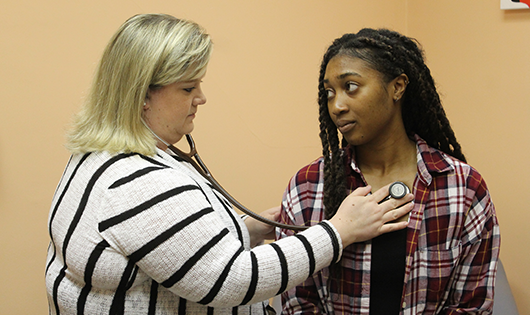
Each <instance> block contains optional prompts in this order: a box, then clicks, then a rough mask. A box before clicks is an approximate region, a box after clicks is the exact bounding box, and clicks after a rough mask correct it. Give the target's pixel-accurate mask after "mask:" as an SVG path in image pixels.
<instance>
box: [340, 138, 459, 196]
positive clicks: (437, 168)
mask: <svg viewBox="0 0 530 315" xmlns="http://www.w3.org/2000/svg"><path fill="white" fill-rule="evenodd" d="M414 141H415V142H416V148H417V161H418V177H419V179H420V180H421V181H422V182H423V183H424V184H425V185H426V186H429V185H430V184H431V182H432V174H441V173H445V172H451V171H453V170H454V168H453V166H452V165H451V163H450V160H449V158H448V157H446V156H444V155H443V153H442V152H440V151H438V150H436V149H434V148H431V147H430V146H429V145H428V144H427V142H425V140H423V139H422V138H420V136H418V135H414ZM344 151H345V153H346V159H345V162H346V163H347V164H349V166H350V167H346V170H347V171H346V176H349V175H351V174H352V172H355V173H357V174H358V175H359V176H360V177H362V173H361V169H360V168H359V166H358V165H357V163H356V161H355V150H353V149H352V146H351V145H348V146H347V147H346V148H345V149H344Z"/></svg>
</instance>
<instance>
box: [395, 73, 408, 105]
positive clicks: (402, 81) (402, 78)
mask: <svg viewBox="0 0 530 315" xmlns="http://www.w3.org/2000/svg"><path fill="white" fill-rule="evenodd" d="M408 84H409V78H408V77H407V75H406V74H404V73H403V74H400V75H399V76H397V77H396V78H395V79H394V85H393V86H394V102H397V101H399V100H400V99H401V98H402V97H403V95H405V90H406V89H407V85H408Z"/></svg>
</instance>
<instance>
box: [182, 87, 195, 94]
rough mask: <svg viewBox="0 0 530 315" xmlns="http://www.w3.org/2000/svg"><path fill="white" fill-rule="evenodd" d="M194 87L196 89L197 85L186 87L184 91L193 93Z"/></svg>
mask: <svg viewBox="0 0 530 315" xmlns="http://www.w3.org/2000/svg"><path fill="white" fill-rule="evenodd" d="M193 89H195V87H191V88H186V89H184V91H186V92H188V93H191V91H193Z"/></svg>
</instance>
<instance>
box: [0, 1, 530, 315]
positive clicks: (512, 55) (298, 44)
mask: <svg viewBox="0 0 530 315" xmlns="http://www.w3.org/2000/svg"><path fill="white" fill-rule="evenodd" d="M146 12H164V13H169V14H173V15H175V16H178V17H183V18H188V19H192V20H195V21H197V22H198V23H200V24H202V25H203V26H205V27H206V28H207V29H208V31H209V32H210V33H211V34H212V36H213V38H214V41H215V43H216V46H215V51H214V57H213V59H212V61H211V64H210V67H209V71H208V75H207V77H206V79H205V81H204V89H205V92H206V93H207V97H208V103H207V104H206V105H204V106H202V107H201V108H200V109H199V114H198V117H197V119H196V130H195V131H194V133H193V134H194V137H195V139H196V141H197V145H198V149H199V151H200V153H201V156H202V158H203V160H204V161H205V162H206V163H207V164H208V165H209V168H210V170H211V171H212V172H213V173H214V175H215V176H216V178H217V179H218V180H219V181H220V182H221V183H222V184H223V185H224V186H225V187H226V188H227V189H228V190H229V191H230V192H231V193H232V194H233V195H234V196H235V197H236V198H238V199H240V201H241V202H242V203H243V204H245V205H247V206H248V207H249V208H251V209H255V210H261V209H265V208H267V207H270V206H273V205H276V204H278V203H279V202H280V200H281V195H282V193H283V189H284V188H285V186H286V184H287V181H288V180H289V178H290V176H291V175H292V174H293V173H294V172H295V171H296V170H297V169H298V168H299V167H301V166H302V165H305V164H306V163H308V162H309V161H311V160H313V159H314V158H316V157H318V156H319V155H320V144H319V139H318V129H317V114H316V102H315V97H316V81H317V73H318V66H319V62H320V58H321V55H322V53H323V51H324V49H325V48H326V47H327V46H328V45H329V43H330V42H331V40H332V39H334V38H336V37H338V36H340V35H342V34H343V33H345V32H352V31H357V30H358V29H359V28H361V27H363V26H370V27H382V26H385V27H389V28H393V29H396V30H398V31H400V32H403V33H405V34H408V35H411V36H414V37H416V38H418V39H419V40H420V41H421V42H422V43H423V44H424V47H425V49H426V50H427V57H428V61H429V65H430V66H431V69H432V71H433V73H434V76H435V78H437V81H438V83H439V85H440V88H441V91H442V92H443V94H444V102H445V104H446V108H447V112H448V114H449V117H450V119H451V121H452V123H453V126H454V129H455V130H456V132H457V136H458V137H459V139H460V141H461V142H462V144H463V146H464V149H465V153H466V154H467V156H468V159H469V161H470V163H471V164H472V165H474V166H476V167H477V168H478V169H479V170H480V171H481V172H482V174H483V175H484V176H485V177H486V179H487V182H488V184H489V187H490V189H491V192H492V194H493V198H494V201H495V204H496V206H497V209H498V213H499V218H500V220H501V224H502V226H501V228H502V233H503V234H502V235H503V248H502V254H501V257H502V259H503V261H504V263H505V265H506V268H507V269H508V270H507V272H508V276H509V278H510V281H511V283H512V287H513V290H514V292H515V294H516V297H517V302H518V305H519V308H520V311H521V312H522V313H525V312H526V313H528V312H530V304H529V302H528V301H527V300H526V299H525V297H526V296H529V295H530V289H528V286H527V285H526V284H527V283H529V282H530V275H529V274H530V273H529V272H528V271H527V269H526V268H525V265H527V264H528V263H529V261H530V253H529V251H528V249H529V245H528V244H529V243H530V232H528V229H525V227H524V226H523V224H524V222H528V221H529V220H528V218H529V216H530V214H529V212H528V211H525V209H524V205H525V204H524V201H525V198H524V196H525V192H526V191H528V190H529V189H530V187H529V184H528V182H527V181H524V180H523V178H527V177H528V176H525V175H528V170H527V169H525V168H523V167H522V165H523V158H524V157H525V156H527V155H528V144H529V143H528V142H529V141H528V136H527V134H528V133H529V129H530V127H528V124H525V123H524V121H523V120H524V119H526V118H528V117H529V115H528V114H529V109H528V105H529V98H530V96H528V95H530V93H528V92H527V91H525V87H526V86H525V85H527V84H528V83H529V81H530V77H529V73H530V69H529V68H530V61H529V60H528V57H527V56H528V51H529V48H530V41H528V39H529V36H530V35H529V34H530V32H529V31H530V10H528V11H526V12H504V11H501V10H500V9H499V4H498V1H490V3H484V1H479V0H473V1H464V2H463V1H456V0H454V1H444V2H441V1H438V2H434V1H429V2H427V1H421V0H412V1H411V0H409V1H406V0H400V1H396V0H385V1H383V0H371V1H361V0H343V1H306V0H298V1H294V0H291V1H280V0H267V1H248V0H240V1H235V0H233V1H215V0H209V1H206V0H195V1H167V0H165V1H126V0H121V1H118V0H117V1H101V0H94V1H90V2H89V1H85V2H82V3H78V2H74V1H66V0H60V1H59V0H57V1H35V0H33V1H27V0H19V1H9V2H8V1H5V0H4V1H3V3H2V9H1V10H0V47H1V48H0V56H1V58H0V73H1V75H0V91H1V93H0V95H2V113H1V114H0V251H1V256H0V314H44V313H46V312H47V302H46V296H45V289H44V265H45V256H46V248H47V246H48V235H47V229H46V220H47V215H48V210H49V205H50V200H51V197H52V195H53V191H54V189H55V186H56V184H57V182H58V180H59V178H60V176H61V172H62V169H63V167H64V165H65V163H66V161H67V159H68V153H67V152H66V150H65V149H64V148H63V146H62V145H63V142H64V138H63V134H64V130H65V128H66V127H67V124H68V122H69V121H70V117H71V115H72V114H73V113H74V112H76V111H77V109H78V106H79V105H80V103H81V100H82V97H83V95H84V93H85V91H86V89H87V87H88V85H89V82H90V79H91V75H92V72H93V70H94V67H95V63H96V62H97V60H98V58H99V56H100V54H101V51H102V49H103V48H104V46H105V44H106V42H107V40H108V39H109V38H110V36H111V35H112V33H113V32H114V31H115V30H116V29H117V27H118V26H119V25H120V24H121V23H122V22H123V21H124V20H125V19H126V18H128V17H129V16H131V15H133V14H136V13H146ZM525 219H526V220H525Z"/></svg>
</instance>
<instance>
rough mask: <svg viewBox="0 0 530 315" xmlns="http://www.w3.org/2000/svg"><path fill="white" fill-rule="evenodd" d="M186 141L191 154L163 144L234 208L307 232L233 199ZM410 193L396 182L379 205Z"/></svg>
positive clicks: (190, 138)
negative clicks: (275, 219)
mask: <svg viewBox="0 0 530 315" xmlns="http://www.w3.org/2000/svg"><path fill="white" fill-rule="evenodd" d="M153 134H154V135H155V136H156V137H157V138H158V139H159V140H161V141H162V139H160V138H159V137H158V136H157V135H156V134H155V133H154V132H153ZM186 140H187V141H188V144H189V146H190V152H189V153H185V152H184V151H182V150H180V149H179V148H177V147H175V146H173V145H171V144H168V143H166V142H165V141H163V142H164V144H166V145H167V147H168V149H169V150H171V151H172V152H173V153H175V154H176V155H177V156H179V157H180V158H182V159H183V160H185V161H186V162H188V163H190V164H191V165H192V166H193V168H195V170H196V171H197V172H199V174H201V176H202V177H204V178H205V179H206V180H208V181H209V182H210V183H211V184H212V186H213V187H214V188H215V190H217V191H218V192H219V193H220V194H221V195H223V196H224V197H225V198H226V199H227V200H228V201H229V202H230V203H231V204H232V205H233V206H235V207H236V208H238V209H239V210H241V211H242V212H243V213H244V214H247V215H248V216H250V217H252V218H254V219H256V220H258V221H261V222H263V223H265V224H268V225H271V226H275V227H279V228H282V229H286V230H293V231H303V230H306V229H307V228H309V226H305V225H292V224H285V223H280V222H276V221H272V220H270V219H267V218H265V217H263V216H261V215H259V214H257V213H255V212H253V211H251V210H249V209H248V208H247V207H245V206H243V205H242V204H241V203H240V202H239V201H237V200H236V199H235V198H234V197H232V195H230V194H229V193H228V192H227V191H226V190H225V189H224V188H223V186H221V184H219V182H217V180H216V179H215V178H214V177H213V175H212V173H211V172H210V170H209V169H208V167H206V164H204V162H203V161H202V159H201V157H200V156H199V153H198V152H197V149H196V147H195V141H193V137H192V136H191V135H190V134H187V135H186ZM409 192H410V190H409V188H408V187H407V185H405V184H404V183H402V182H399V181H398V182H394V183H392V185H390V188H389V194H388V196H387V197H386V198H385V199H383V200H381V201H380V202H379V203H382V202H384V201H386V200H388V199H389V198H395V199H400V198H403V197H404V196H405V195H406V194H407V193H409Z"/></svg>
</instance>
